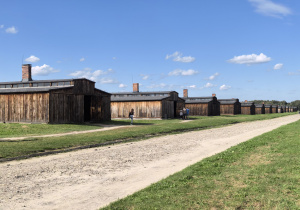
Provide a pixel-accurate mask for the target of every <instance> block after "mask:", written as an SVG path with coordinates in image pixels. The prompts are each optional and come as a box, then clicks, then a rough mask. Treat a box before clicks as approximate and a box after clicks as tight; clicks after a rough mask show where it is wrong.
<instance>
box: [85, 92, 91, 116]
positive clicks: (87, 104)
mask: <svg viewBox="0 0 300 210" xmlns="http://www.w3.org/2000/svg"><path fill="white" fill-rule="evenodd" d="M91 98H92V97H91V96H84V122H89V121H91Z"/></svg>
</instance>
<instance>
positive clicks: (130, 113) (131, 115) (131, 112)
mask: <svg viewBox="0 0 300 210" xmlns="http://www.w3.org/2000/svg"><path fill="white" fill-rule="evenodd" d="M133 115H134V110H133V109H131V111H130V112H129V118H130V119H131V122H130V125H132V124H133Z"/></svg>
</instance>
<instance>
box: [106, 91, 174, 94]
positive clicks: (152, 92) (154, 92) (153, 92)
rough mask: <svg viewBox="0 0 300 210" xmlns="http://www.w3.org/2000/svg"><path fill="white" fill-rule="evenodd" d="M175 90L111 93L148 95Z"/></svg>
mask: <svg viewBox="0 0 300 210" xmlns="http://www.w3.org/2000/svg"><path fill="white" fill-rule="evenodd" d="M172 92H176V91H151V92H115V93H111V94H112V95H149V94H169V93H172Z"/></svg>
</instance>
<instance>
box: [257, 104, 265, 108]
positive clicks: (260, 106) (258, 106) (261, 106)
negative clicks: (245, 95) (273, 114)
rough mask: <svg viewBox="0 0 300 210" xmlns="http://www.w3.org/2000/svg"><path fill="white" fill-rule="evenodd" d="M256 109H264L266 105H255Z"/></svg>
mask: <svg viewBox="0 0 300 210" xmlns="http://www.w3.org/2000/svg"><path fill="white" fill-rule="evenodd" d="M255 107H256V108H263V107H265V105H264V104H255Z"/></svg>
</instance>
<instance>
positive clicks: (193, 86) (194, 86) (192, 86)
mask: <svg viewBox="0 0 300 210" xmlns="http://www.w3.org/2000/svg"><path fill="white" fill-rule="evenodd" d="M188 87H189V88H196V85H190V86H188Z"/></svg>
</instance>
